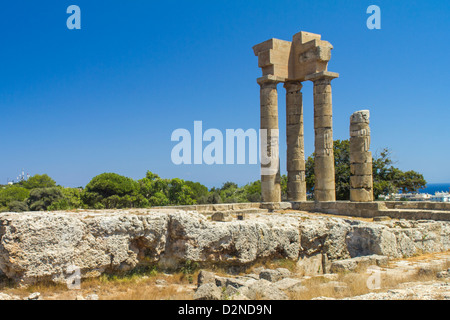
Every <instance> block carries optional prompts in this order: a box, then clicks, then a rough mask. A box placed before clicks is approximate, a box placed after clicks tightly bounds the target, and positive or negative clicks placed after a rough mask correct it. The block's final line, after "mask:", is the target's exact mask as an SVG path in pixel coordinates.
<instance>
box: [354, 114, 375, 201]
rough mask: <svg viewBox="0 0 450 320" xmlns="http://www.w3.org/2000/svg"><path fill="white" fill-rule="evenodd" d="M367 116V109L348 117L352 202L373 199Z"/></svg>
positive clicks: (368, 116) (368, 115)
mask: <svg viewBox="0 0 450 320" xmlns="http://www.w3.org/2000/svg"><path fill="white" fill-rule="evenodd" d="M369 118H370V113H369V110H362V111H357V112H355V113H353V114H352V116H351V117H350V172H351V176H350V200H351V201H354V202H370V201H373V177H372V152H370V151H369V149H370V127H369Z"/></svg>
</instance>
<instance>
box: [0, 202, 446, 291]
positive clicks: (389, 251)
mask: <svg viewBox="0 0 450 320" xmlns="http://www.w3.org/2000/svg"><path fill="white" fill-rule="evenodd" d="M218 215H220V217H219V218H217V216H218ZM218 215H216V216H214V215H213V216H211V215H209V216H208V215H202V214H199V213H197V212H186V211H179V210H170V209H158V210H133V211H129V210H120V211H82V212H53V213H21V214H14V213H4V214H0V279H3V285H1V284H0V291H1V292H3V295H2V296H0V299H1V298H2V297H3V299H5V298H7V296H5V294H7V295H8V296H11V297H13V298H14V297H15V296H17V297H20V298H21V299H23V298H26V299H28V298H30V299H39V298H41V299H60V298H62V299H75V298H78V299H95V298H96V295H97V296H98V297H99V298H100V299H122V298H126V297H133V298H136V299H139V298H141V297H143V298H147V299H170V298H173V299H205V298H208V299H209V298H214V299H216V298H220V299H313V298H318V297H328V298H339V299H342V298H350V297H355V296H362V297H363V298H366V297H365V296H364V295H366V294H369V295H370V296H368V297H377V296H376V294H382V290H384V289H386V292H388V291H387V290H406V289H405V288H396V286H397V285H398V284H400V283H407V282H412V283H416V284H417V281H421V282H424V284H423V285H424V286H426V285H431V284H429V283H428V284H426V283H427V282H425V281H435V282H433V285H434V284H436V283H441V284H442V288H443V290H444V289H445V285H444V284H445V283H446V281H447V280H446V279H447V277H446V276H442V277H441V278H439V279H438V278H437V274H438V272H441V271H444V270H447V269H448V267H450V265H448V256H447V255H446V254H445V253H442V255H443V256H439V254H438V253H439V252H447V251H448V250H450V223H449V222H439V221H430V220H418V221H407V220H391V219H379V218H377V219H376V220H377V221H373V220H372V219H358V218H346V217H334V216H331V215H324V214H311V213H305V212H298V211H293V210H281V211H278V212H273V213H268V212H264V213H261V214H259V213H254V214H247V215H245V216H241V217H240V219H237V217H236V216H233V215H231V216H230V215H229V214H223V213H220V214H218ZM427 253H434V255H432V257H431V256H427V255H426V254H427ZM408 257H413V258H412V260H411V259H406V258H408ZM419 257H424V258H423V259H419ZM191 262H193V264H192V265H189V264H188V263H191ZM421 263H422V264H424V265H422V266H420V264H421ZM194 265H195V268H197V267H200V268H203V270H204V271H202V272H201V273H199V275H198V276H199V278H198V284H199V285H198V288H197V285H196V284H195V279H194V278H196V277H197V274H192V273H193V272H194V271H193V269H195V268H194V267H193V266H194ZM148 266H155V267H157V269H158V270H162V272H161V271H160V272H159V273H158V275H157V276H155V275H154V274H152V275H150V276H149V275H144V277H140V276H134V275H133V276H132V277H131V278H132V281H129V276H125V277H124V276H123V275H124V274H130V273H131V274H133V272H134V271H135V270H137V269H141V268H146V267H148ZM258 266H259V267H258ZM377 268H378V269H377ZM76 270H78V271H79V274H80V276H81V278H82V283H83V285H84V288H83V289H82V290H81V291H78V292H77V290H75V291H74V290H72V291H67V288H65V286H66V285H67V284H68V280H70V279H72V278H73V276H74V274H75V273H74V271H76ZM170 270H172V271H170ZM207 270H213V271H214V272H215V274H209V273H208V272H207ZM217 270H220V272H217ZM367 270H369V271H367ZM167 271H170V272H169V273H163V272H167ZM174 272H175V273H174ZM177 272H178V273H177ZM180 272H181V273H180ZM197 272H198V271H197ZM180 275H181V276H180ZM187 275H188V276H187ZM442 275H444V273H442ZM377 277H378V278H380V280H381V283H382V285H381V287H380V288H376V289H373V288H374V287H376V286H377V285H378V284H377V281H378V278H377ZM369 278H370V279H371V280H373V281H374V284H372V285H368V284H367V283H368V282H367V281H369ZM99 279H100V280H99ZM105 279H116V281H109V280H108V281H103V280H105ZM157 282H159V283H157ZM42 283H47V284H48V285H47V286H40V284H42ZM21 286H23V287H28V289H24V290H27V291H21V289H17V288H19V287H21ZM49 286H50V289H49ZM52 286H53V287H52ZM58 286H59V287H58ZM368 287H370V288H372V289H370V288H368ZM2 288H5V290H3V289H2ZM419 288H420V287H419ZM6 289H7V290H6ZM411 290H412V289H411ZM424 290H425V289H424ZM431 291H433V290H432V289H430V292H431ZM36 292H40V293H41V294H40V295H39V296H38V297H36V295H35V296H31V297H29V295H30V294H32V293H36ZM402 292H403V291H402ZM435 292H438V290H435ZM409 293H410V291H408V293H405V294H407V295H408V294H409ZM436 296H439V297H443V298H445V297H447V296H448V295H447V294H446V293H445V290H444V292H443V293H442V294H439V295H436ZM380 297H381V296H380Z"/></svg>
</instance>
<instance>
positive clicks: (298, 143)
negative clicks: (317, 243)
mask: <svg viewBox="0 0 450 320" xmlns="http://www.w3.org/2000/svg"><path fill="white" fill-rule="evenodd" d="M302 87H303V86H302V83H301V82H300V81H289V82H286V83H285V84H284V88H285V89H286V141H287V172H288V174H287V176H288V182H287V197H288V201H306V180H305V143H304V136H303V134H304V130H303V97H302V92H301V89H302Z"/></svg>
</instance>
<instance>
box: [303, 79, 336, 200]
mask: <svg viewBox="0 0 450 320" xmlns="http://www.w3.org/2000/svg"><path fill="white" fill-rule="evenodd" d="M338 76H339V75H338V74H337V73H334V72H328V71H323V72H319V73H315V74H312V75H310V76H308V77H306V80H311V81H313V82H314V131H315V155H316V156H315V167H314V174H315V176H316V182H315V187H314V198H315V200H316V201H320V202H322V201H336V185H335V177H334V174H335V173H334V152H333V111H332V109H333V108H332V98H331V80H333V79H335V78H337V77H338Z"/></svg>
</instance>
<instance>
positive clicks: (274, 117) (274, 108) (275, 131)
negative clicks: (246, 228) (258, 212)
mask: <svg viewBox="0 0 450 320" xmlns="http://www.w3.org/2000/svg"><path fill="white" fill-rule="evenodd" d="M258 83H259V85H260V86H261V92H260V99H261V100H260V102H261V131H262V132H261V196H262V201H263V202H280V201H281V184H280V182H281V179H280V156H279V154H280V151H279V127H278V92H277V84H278V81H276V80H274V79H271V78H270V77H263V78H260V79H258ZM265 137H267V139H265ZM265 140H266V141H265ZM264 159H266V161H264Z"/></svg>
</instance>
